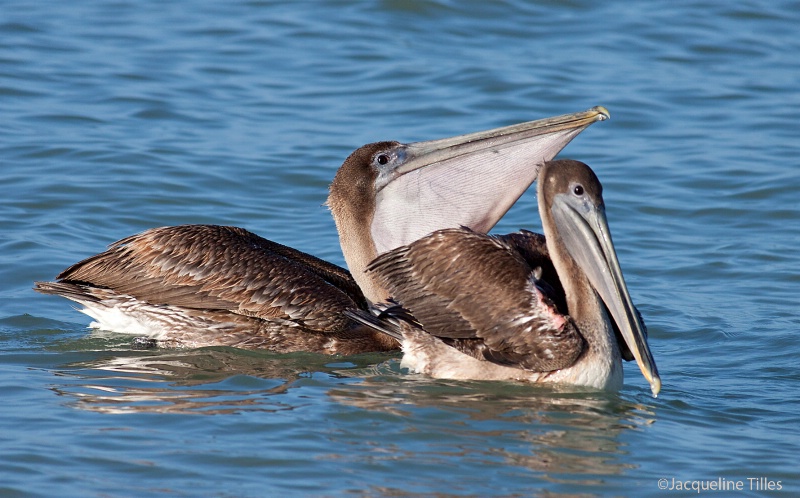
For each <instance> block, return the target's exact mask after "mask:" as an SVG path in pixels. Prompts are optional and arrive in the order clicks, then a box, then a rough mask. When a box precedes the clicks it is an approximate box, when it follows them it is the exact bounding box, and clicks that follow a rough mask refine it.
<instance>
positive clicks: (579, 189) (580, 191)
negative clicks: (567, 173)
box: [572, 185, 583, 197]
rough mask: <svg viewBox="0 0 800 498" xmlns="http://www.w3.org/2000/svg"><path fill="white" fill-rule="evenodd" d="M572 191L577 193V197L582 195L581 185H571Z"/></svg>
mask: <svg viewBox="0 0 800 498" xmlns="http://www.w3.org/2000/svg"><path fill="white" fill-rule="evenodd" d="M572 193H573V194H575V195H577V196H579V197H580V196H582V195H583V185H575V186H574V187H572Z"/></svg>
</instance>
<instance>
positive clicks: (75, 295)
mask: <svg viewBox="0 0 800 498" xmlns="http://www.w3.org/2000/svg"><path fill="white" fill-rule="evenodd" d="M33 290H35V291H36V292H41V293H42V294H52V295H54V296H62V297H65V298H67V299H70V300H72V301H77V302H79V303H87V302H89V303H97V302H100V300H101V298H100V297H99V296H97V295H95V294H93V293H91V292H90V291H89V290H88V289H87V287H86V286H83V285H80V284H73V283H68V282H34V285H33Z"/></svg>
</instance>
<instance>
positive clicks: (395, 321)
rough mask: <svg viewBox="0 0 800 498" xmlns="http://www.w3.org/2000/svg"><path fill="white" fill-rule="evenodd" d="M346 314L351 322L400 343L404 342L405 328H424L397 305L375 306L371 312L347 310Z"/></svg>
mask: <svg viewBox="0 0 800 498" xmlns="http://www.w3.org/2000/svg"><path fill="white" fill-rule="evenodd" d="M344 314H345V315H346V316H347V317H348V318H350V319H351V320H353V321H355V322H357V323H360V324H361V325H365V326H367V327H370V328H372V329H375V330H377V331H378V332H381V333H384V334H386V335H388V336H390V337H394V338H395V339H397V340H398V341H402V340H403V328H404V327H416V328H419V329H421V328H422V325H420V323H419V322H418V321H417V320H416V318H414V316H413V315H412V314H411V312H409V311H408V310H406V309H405V308H403V307H402V306H400V305H397V304H395V303H380V304H377V305H373V306H370V309H369V311H364V310H360V309H351V310H345V312H344Z"/></svg>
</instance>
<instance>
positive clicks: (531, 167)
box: [370, 107, 609, 254]
mask: <svg viewBox="0 0 800 498" xmlns="http://www.w3.org/2000/svg"><path fill="white" fill-rule="evenodd" d="M608 117H609V113H608V111H607V110H606V109H605V108H604V107H594V108H592V109H589V110H588V111H584V112H578V113H574V114H566V115H563V116H557V117H552V118H547V119H541V120H538V121H530V122H527V123H521V124H517V125H513V126H506V127H503V128H497V129H493V130H488V131H481V132H477V133H470V134H467V135H460V136H457V137H452V138H444V139H439V140H430V141H426V142H414V143H410V144H405V145H402V146H400V148H399V149H398V151H397V162H395V163H393V164H391V165H388V167H387V168H386V169H385V170H383V171H381V174H380V176H379V178H378V180H377V181H376V185H375V191H376V195H375V211H374V214H373V219H372V224H371V227H370V230H371V235H372V239H373V241H374V243H375V248H376V250H377V253H378V254H380V253H383V252H386V251H388V250H391V249H394V248H395V247H398V246H401V245H405V244H409V243H411V242H413V241H414V240H417V239H419V238H420V237H423V236H425V235H427V234H428V233H430V232H432V231H434V230H438V229H441V228H446V227H458V226H467V227H470V228H472V229H473V230H476V231H479V232H488V231H489V230H491V228H492V227H494V225H495V224H496V223H497V222H498V221H499V220H500V218H501V217H502V216H503V215H504V214H505V213H506V211H508V209H509V208H510V207H511V206H512V205H513V204H514V203H515V202H516V201H517V199H519V197H520V196H521V195H522V194H523V193H524V192H525V190H527V189H528V187H530V185H531V184H532V183H533V182H534V181H535V180H536V177H537V175H538V173H539V169H540V168H541V166H542V165H543V164H544V163H545V162H547V161H549V160H551V159H553V158H554V157H555V156H556V154H558V153H559V152H560V151H561V149H563V148H564V147H565V146H566V145H567V144H568V143H569V142H570V141H571V140H572V139H573V138H575V137H576V136H577V135H578V134H579V133H580V132H581V131H583V130H584V129H586V127H588V126H589V125H591V124H592V123H595V122H597V121H602V120H605V119H608Z"/></svg>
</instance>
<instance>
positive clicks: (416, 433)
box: [53, 348, 655, 493]
mask: <svg viewBox="0 0 800 498" xmlns="http://www.w3.org/2000/svg"><path fill="white" fill-rule="evenodd" d="M103 355H104V356H103V357H102V358H92V359H88V360H86V361H79V362H74V363H71V364H68V365H63V366H61V367H60V368H58V369H56V371H55V374H56V375H57V376H58V377H59V381H60V382H59V385H58V386H57V387H54V388H53V390H54V391H55V392H56V393H57V394H58V395H60V396H65V397H68V398H71V401H69V404H70V405H71V406H74V407H76V408H79V409H82V410H89V411H94V412H102V413H110V414H126V413H127V414H129V413H173V414H202V415H219V414H234V413H244V412H263V413H267V414H272V415H266V416H277V413H278V412H291V411H293V410H302V409H304V408H306V407H307V406H308V405H312V404H315V405H316V406H317V407H319V408H322V407H323V405H325V406H324V410H325V411H326V413H325V415H324V416H325V417H326V418H334V419H336V421H337V422H336V425H335V427H336V429H329V428H326V427H325V426H324V425H320V427H318V428H317V429H316V430H317V431H318V432H321V433H323V434H324V436H325V438H326V445H325V446H324V447H322V448H320V453H321V454H317V455H315V458H318V459H322V460H335V461H339V462H341V461H344V462H345V463H347V464H348V465H354V464H370V465H374V464H375V463H376V462H385V461H392V462H397V461H402V462H405V463H406V464H411V463H412V462H416V463H417V464H419V462H420V461H428V462H436V461H439V462H440V463H445V462H446V461H447V460H448V459H450V458H452V457H454V456H458V457H459V458H468V459H469V460H471V461H473V462H477V463H479V464H487V465H488V464H492V465H498V464H499V465H502V466H503V467H504V468H508V467H509V466H510V467H511V468H515V469H518V470H517V471H516V472H519V471H523V472H525V473H527V472H534V473H536V475H537V476H539V477H541V478H544V479H547V480H548V481H549V482H551V483H555V484H557V483H562V482H563V483H566V482H569V483H571V484H579V485H596V484H598V480H599V479H602V476H608V475H619V474H622V473H624V472H625V470H626V469H629V468H632V467H633V465H632V464H630V463H624V461H623V459H622V458H621V455H623V454H624V443H623V442H621V438H620V436H621V435H622V434H624V433H625V432H626V431H636V430H640V429H641V427H642V426H645V425H647V424H649V423H651V422H652V421H653V420H654V418H655V415H654V413H653V412H652V410H651V409H650V408H649V407H648V406H644V405H640V404H636V403H632V402H628V401H625V400H622V399H620V397H619V396H618V395H616V394H609V393H603V392H598V391H592V390H585V389H573V388H570V389H554V388H552V387H546V386H545V387H541V386H530V385H522V384H510V383H491V382H454V381H440V380H433V379H428V378H425V377H421V376H416V375H407V374H404V373H402V372H401V371H400V368H399V361H398V359H397V358H396V357H393V356H388V355H364V356H356V357H348V358H346V359H340V358H336V359H332V358H330V357H324V356H318V355H310V354H297V355H279V354H274V353H264V352H252V351H239V350H233V349H227V348H210V349H200V350H192V351H118V352H116V353H113V354H109V353H108V352H104V353H103ZM311 390H322V391H323V392H324V395H325V398H326V399H328V400H331V401H332V403H330V404H328V403H321V402H320V396H319V393H318V392H310V391H311ZM366 426H370V427H369V430H365V427H366ZM354 446H355V447H356V449H357V451H353V449H354ZM332 448H341V450H340V451H337V452H331V449H332ZM410 448H413V450H410ZM375 491H376V492H381V493H387V492H391V490H390V489H381V490H378V489H375Z"/></svg>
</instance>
